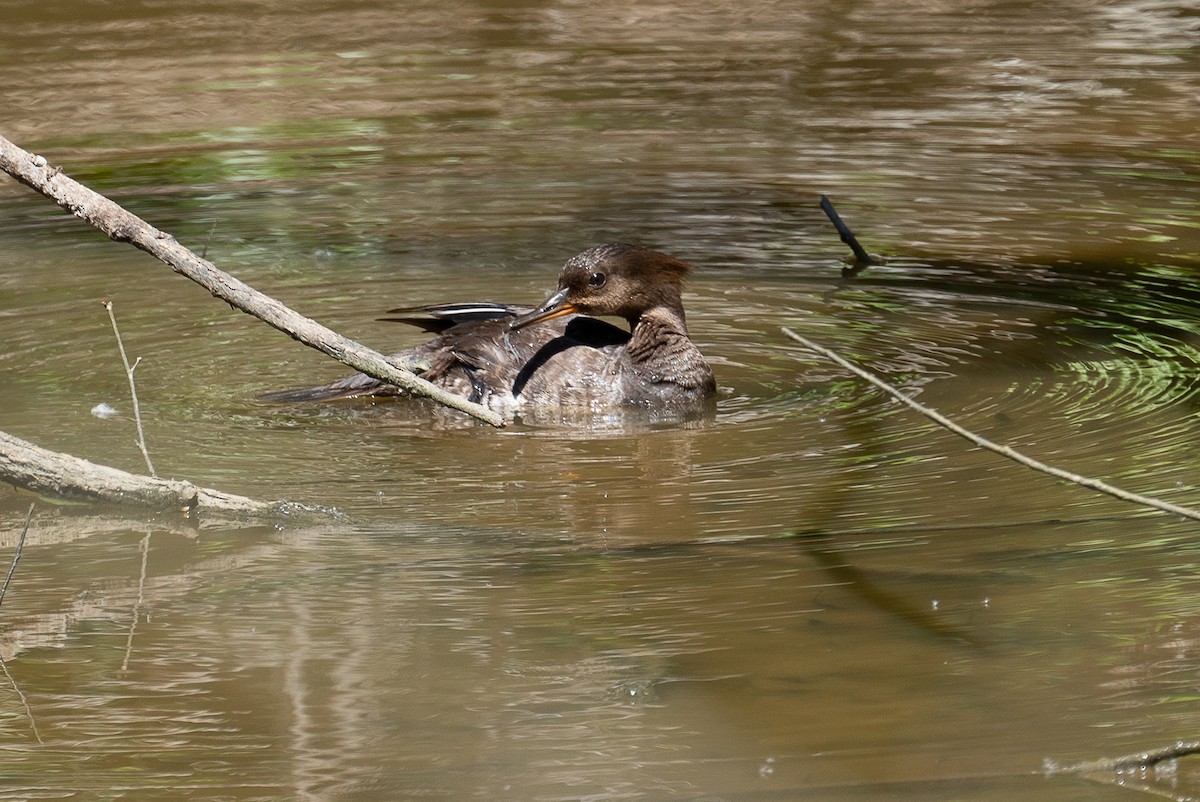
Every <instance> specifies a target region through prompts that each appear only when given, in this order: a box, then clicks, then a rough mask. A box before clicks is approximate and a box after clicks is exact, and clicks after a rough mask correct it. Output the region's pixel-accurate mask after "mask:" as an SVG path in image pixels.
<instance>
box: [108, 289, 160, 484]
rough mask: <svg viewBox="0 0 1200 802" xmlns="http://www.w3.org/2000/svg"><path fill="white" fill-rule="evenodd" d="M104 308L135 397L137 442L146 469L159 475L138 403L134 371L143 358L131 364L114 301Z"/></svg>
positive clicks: (134, 413) (134, 412)
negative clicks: (151, 459) (147, 441)
mask: <svg viewBox="0 0 1200 802" xmlns="http://www.w3.org/2000/svg"><path fill="white" fill-rule="evenodd" d="M104 308H105V309H107V310H108V319H109V320H111V321H112V329H113V334H115V335H116V337H117V350H118V351H120V352H121V364H122V365H124V366H125V378H127V379H129V395H130V397H132V398H133V420H134V423H135V424H137V444H138V448H140V449H141V450H142V457H143V458H144V459H145V460H146V470H148V471H149V472H150V475H151V476H158V474H157V473H155V471H154V463H153V462H151V461H150V452H149V451H147V450H146V432H145V430H143V429H142V408H141V406H139V405H138V397H137V385H135V384H134V382H133V372H134V371H135V370H136V369H137V366H138V365H140V364H142V358H141V357H140V356H139V357H138V358H137V359H136V360H135V361H134V363H133V365H130V364H129V357H128V356H126V355H125V343H123V342H122V341H121V331H120V329H118V328H117V316H116V314H115V313H114V312H113V305H112V301H105V302H104Z"/></svg>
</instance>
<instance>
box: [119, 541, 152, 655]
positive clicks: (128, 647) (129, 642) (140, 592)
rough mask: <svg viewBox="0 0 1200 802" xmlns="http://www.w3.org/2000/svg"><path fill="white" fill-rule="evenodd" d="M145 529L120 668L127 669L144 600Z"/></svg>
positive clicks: (146, 544) (147, 548) (146, 545)
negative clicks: (140, 564) (135, 594)
mask: <svg viewBox="0 0 1200 802" xmlns="http://www.w3.org/2000/svg"><path fill="white" fill-rule="evenodd" d="M151 533H152V531H151V530H147V531H146V536H145V537H144V538H142V549H141V550H142V573H141V575H140V576H138V589H137V601H135V602H134V603H133V620H132V621H130V622H129V637H127V638H126V639H125V659H124V660H122V661H121V670H122V671H128V670H129V658H130V656H131V655H132V654H133V635H134V633H135V632H137V625H138V619H139V618H141V615H142V604H143V602H145V600H146V564H147V562H148V561H149V557H150V535H151Z"/></svg>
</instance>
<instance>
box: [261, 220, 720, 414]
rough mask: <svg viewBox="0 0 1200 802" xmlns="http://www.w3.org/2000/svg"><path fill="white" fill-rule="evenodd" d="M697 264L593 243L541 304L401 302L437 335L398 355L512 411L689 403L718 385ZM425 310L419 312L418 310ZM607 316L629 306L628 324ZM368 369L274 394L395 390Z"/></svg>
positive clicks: (678, 408) (298, 397)
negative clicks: (696, 303)
mask: <svg viewBox="0 0 1200 802" xmlns="http://www.w3.org/2000/svg"><path fill="white" fill-rule="evenodd" d="M690 270H691V268H690V266H689V265H688V264H687V263H685V262H682V261H680V260H679V259H676V258H674V257H672V256H668V255H667V254H664V253H659V252H658V251H653V250H650V249H648V248H642V247H639V246H636V245H623V244H609V245H599V246H596V247H594V248H590V249H588V250H586V251H584V252H583V253H581V254H579V255H577V256H574V257H572V258H571V259H569V260H568V261H567V263H566V265H564V266H563V269H562V272H561V273H560V274H559V278H558V290H557V291H556V292H555V293H554V294H553V295H551V296H550V297H549V298H548V299H547V300H546V302H545V303H543V304H542V305H541V306H539V307H537V308H536V309H529V308H528V307H512V306H504V305H500V304H491V303H487V304H444V305H438V306H424V307H414V308H405V309H396V310H392V314H403V315H405V316H404V317H399V318H388V319H389V320H400V321H403V322H408V323H414V324H416V325H419V326H421V327H423V328H425V329H426V330H428V331H431V332H434V333H436V334H437V336H436V337H435V338H434V339H432V340H430V341H429V342H427V343H425V344H424V345H419V346H416V347H414V348H409V349H407V350H404V351H400V352H399V353H396V354H392V355H391V357H390V358H391V359H392V360H393V361H394V362H396V363H397V364H398V365H400V366H402V367H405V368H407V369H409V370H412V371H413V372H415V373H417V374H419V375H420V376H421V377H422V378H424V379H427V380H428V381H431V382H433V383H434V384H437V385H439V386H441V387H444V388H446V389H447V390H450V391H451V392H454V393H457V394H459V395H461V396H464V397H466V398H469V399H470V400H471V401H474V402H476V403H479V404H483V405H484V406H487V407H490V408H492V409H495V410H497V411H500V412H504V413H508V414H511V413H516V412H519V411H521V410H522V409H530V408H531V407H533V408H536V409H538V410H548V409H555V408H562V409H578V410H584V411H589V412H593V413H594V412H601V413H603V412H609V411H616V410H618V409H619V408H622V407H643V408H649V409H655V410H663V411H673V412H687V411H691V410H696V409H702V408H704V407H705V406H706V405H707V404H708V403H710V402H711V399H712V397H713V395H714V393H715V392H716V384H715V382H714V380H713V374H712V370H711V368H709V366H708V362H707V361H706V360H705V359H704V356H703V355H702V354H701V353H700V350H699V349H698V348H696V345H695V343H693V342H692V341H691V339H690V338H689V337H688V332H687V326H686V325H685V323H684V314H683V302H682V300H681V298H680V291H681V289H682V286H683V281H684V277H685V276H686V275H687V274H688V273H689V272H690ZM413 314H419V315H420V317H416V318H414V317H412V316H411V315H413ZM596 317H622V318H625V320H627V321H629V327H630V330H629V331H624V330H623V329H620V328H618V327H616V326H613V325H611V324H609V323H605V322H604V321H601V320H596V319H595V318H596ZM401 394H403V393H402V391H401V390H400V389H398V388H397V387H395V386H393V385H390V384H386V383H384V382H381V381H379V380H378V379H373V378H371V377H369V376H366V375H363V374H361V373H360V374H357V375H354V376H349V377H347V378H345V379H342V380H340V381H336V382H334V383H333V384H327V385H323V386H320V387H310V388H304V389H300V390H289V391H285V392H281V393H272V394H270V395H268V396H264V398H265V399H267V400H272V401H285V402H291V401H316V400H327V399H335V398H361V397H381V396H395V395H401Z"/></svg>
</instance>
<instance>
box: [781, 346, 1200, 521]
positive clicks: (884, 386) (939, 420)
mask: <svg viewBox="0 0 1200 802" xmlns="http://www.w3.org/2000/svg"><path fill="white" fill-rule="evenodd" d="M783 333H784V334H786V335H787V336H788V337H790V338H791V339H793V340H795V341H796V342H798V343H800V344H801V345H803V346H804V347H805V348H807V349H809V350H810V351H815V352H816V353H818V354H820V355H821V356H823V357H825V358H826V359H828V360H830V361H831V362H835V363H836V364H838V365H841V366H842V367H843V368H845V369H846V370H848V371H850V372H851V373H853V374H854V375H856V376H858V377H859V378H861V379H864V380H865V381H868V382H870V383H871V384H873V385H875V386H876V387H878V388H879V389H880V390H883V391H884V392H885V393H887V394H888V395H890V396H892V397H893V398H895V399H896V400H897V401H900V402H901V403H902V404H905V405H906V406H908V407H909V408H911V409H913V410H916V411H917V412H919V413H921V414H922V415H924V416H925V417H927V418H929V419H930V420H931V421H933V422H934V423H936V424H938V425H939V426H942V427H945V428H946V429H949V430H950V431H952V432H954V433H955V434H957V435H958V436H959V437H963V438H966V439H967V440H970V441H971V442H972V443H974V444H975V445H977V446H979V447H980V448H985V449H987V450H988V451H991V452H994V453H996V454H999V455H1001V456H1003V457H1008V458H1009V459H1011V460H1014V461H1015V462H1019V463H1021V464H1022V465H1024V466H1025V467H1027V468H1033V469H1034V470H1035V471H1041V472H1042V473H1047V474H1050V475H1051V476H1055V477H1057V478H1059V479H1065V480H1066V481H1068V482H1073V483H1075V484H1077V485H1081V486H1083V487H1086V488H1089V489H1091V490H1095V491H1096V492H1098V493H1104V494H1106V495H1109V496H1112V497H1114V498H1119V499H1121V500H1122V501H1129V502H1132V503H1134V504H1141V505H1142V506H1145V507H1153V508H1154V509H1157V510H1162V511H1163V512H1169V513H1173V514H1175V515H1182V516H1183V517H1185V518H1191V519H1192V520H1196V521H1200V511H1197V510H1194V509H1190V508H1188V507H1181V506H1179V505H1178V504H1172V503H1171V502H1169V501H1162V500H1161V499H1156V498H1151V497H1150V496H1143V495H1140V494H1138V493H1131V492H1130V491H1128V490H1122V489H1121V488H1119V487H1114V486H1113V485H1110V484H1108V483H1107V482H1102V481H1100V480H1099V479H1093V478H1091V477H1088V476H1081V475H1079V474H1077V473H1071V472H1070V471H1065V470H1063V469H1062V468H1056V467H1054V466H1053V465H1047V464H1046V463H1044V462H1039V461H1038V460H1036V459H1034V458H1033V457H1027V456H1025V455H1024V454H1022V453H1021V452H1019V451H1016V450H1014V449H1012V448H1009V447H1008V446H1004V445H1000V444H999V443H994V442H992V441H991V440H988V439H986V438H984V437H981V436H980V435H977V434H975V433H974V432H972V431H970V430H968V429H964V428H963V427H962V426H959V425H958V424H957V423H955V422H954V421H952V420H950V419H949V418H947V417H945V416H944V415H942V414H940V413H938V412H936V411H934V410H932V409H930V408H929V407H927V406H925V405H923V404H920V403H918V402H916V401H914V400H913V399H911V398H909V397H908V396H907V395H905V394H904V393H902V392H900V390H898V389H897V388H895V387H893V386H892V385H890V384H888V383H887V382H885V381H884V380H883V379H880V378H879V377H878V376H876V375H875V374H873V373H870V372H868V371H866V370H863V369H862V368H860V367H859V366H858V365H855V364H854V363H852V362H849V361H847V360H846V359H843V358H842V357H841V356H839V355H838V354H837V353H836V352H835V351H831V350H829V349H828V348H825V347H824V346H821V345H817V344H816V343H815V342H813V341H812V340H809V339H807V338H806V337H802V336H800V335H799V334H797V333H796V332H794V331H792V330H791V329H789V328H786V327H785V328H784V329H783Z"/></svg>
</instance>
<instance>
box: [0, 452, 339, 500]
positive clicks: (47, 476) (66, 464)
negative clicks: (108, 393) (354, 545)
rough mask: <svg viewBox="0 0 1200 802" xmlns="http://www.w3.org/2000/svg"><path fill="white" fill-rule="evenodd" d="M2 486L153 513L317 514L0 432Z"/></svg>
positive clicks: (0, 475) (0, 474) (0, 478)
mask: <svg viewBox="0 0 1200 802" xmlns="http://www.w3.org/2000/svg"><path fill="white" fill-rule="evenodd" d="M0 481H2V482H6V483H8V484H11V485H14V486H16V487H20V488H23V489H25V490H29V491H31V492H33V493H38V494H41V495H47V496H52V497H55V498H61V499H69V500H76V501H91V502H102V503H106V504H119V505H124V506H134V507H138V508H141V509H145V510H151V511H155V512H172V513H175V514H179V513H183V514H187V515H192V514H196V515H204V514H213V513H219V514H222V515H228V516H238V517H253V518H261V517H276V516H280V515H288V514H295V513H297V512H306V511H315V510H313V508H310V507H304V506H301V505H297V504H291V503H288V502H282V501H277V502H264V501H256V500H254V499H252V498H247V497H245V496H238V495H234V494H233V493H223V492H221V491H219V490H212V489H210V488H207V487H200V486H198V485H194V484H192V483H191V482H187V481H181V480H178V479H159V478H155V477H152V476H140V475H138V474H134V473H127V472H125V471H122V470H119V469H117V468H111V467H109V466H107V465H97V464H96V463H94V462H88V461H87V460H85V459H80V458H79V457H73V456H71V455H70V454H62V453H60V452H57V451H50V450H49V449H45V448H42V447H41V446H36V445H34V444H33V443H30V442H27V441H25V440H21V439H20V438H17V437H13V436H12V435H10V434H5V433H4V432H0Z"/></svg>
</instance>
